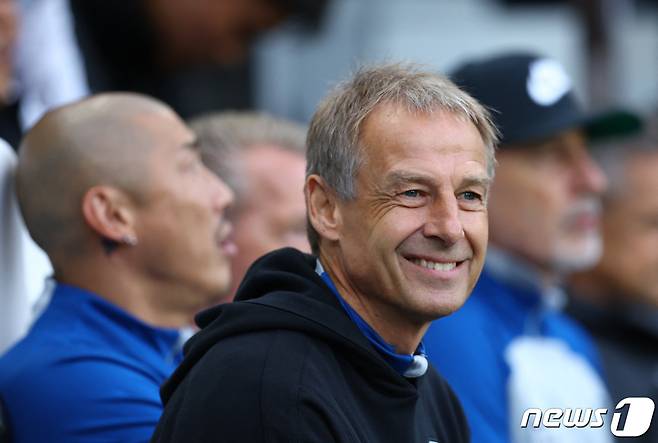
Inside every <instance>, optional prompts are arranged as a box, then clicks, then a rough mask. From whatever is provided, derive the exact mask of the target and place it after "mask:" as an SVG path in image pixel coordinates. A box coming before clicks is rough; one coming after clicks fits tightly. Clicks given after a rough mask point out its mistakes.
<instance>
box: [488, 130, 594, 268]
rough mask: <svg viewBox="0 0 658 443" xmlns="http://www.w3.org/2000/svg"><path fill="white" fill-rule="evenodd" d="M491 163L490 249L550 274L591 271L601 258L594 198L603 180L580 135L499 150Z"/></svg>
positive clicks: (559, 136)
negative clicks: (493, 167)
mask: <svg viewBox="0 0 658 443" xmlns="http://www.w3.org/2000/svg"><path fill="white" fill-rule="evenodd" d="M497 159H498V167H497V169H496V180H495V181H494V184H493V186H492V188H491V199H490V201H489V221H490V224H491V228H490V233H491V244H492V245H496V246H498V247H500V248H502V249H504V250H507V251H509V252H512V253H513V254H515V255H518V256H520V257H522V258H524V259H525V260H528V261H529V262H531V263H533V264H534V265H535V266H537V267H539V268H540V269H546V270H550V271H551V272H553V271H558V272H567V271H575V270H578V269H584V268H587V267H590V266H593V265H594V264H595V263H596V261H597V260H598V258H599V257H600V253H601V238H600V233H599V217H600V199H599V195H600V193H601V192H602V191H603V190H604V188H605V185H606V179H605V176H604V175H603V173H602V172H601V170H600V169H599V168H598V166H597V165H596V164H595V163H594V162H593V161H592V159H591V158H590V155H589V153H588V152H587V147H586V145H585V141H584V138H583V135H582V134H581V133H580V131H576V130H571V131H567V132H564V133H561V134H559V135H557V136H555V137H553V138H551V139H550V140H548V141H546V142H544V143H542V144H539V145H536V146H528V147H518V148H516V147H510V148H505V149H502V150H501V151H499V153H498V155H497Z"/></svg>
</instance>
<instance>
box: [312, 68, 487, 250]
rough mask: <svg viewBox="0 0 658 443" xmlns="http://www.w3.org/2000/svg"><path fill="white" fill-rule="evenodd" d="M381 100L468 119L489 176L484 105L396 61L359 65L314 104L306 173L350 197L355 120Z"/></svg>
mask: <svg viewBox="0 0 658 443" xmlns="http://www.w3.org/2000/svg"><path fill="white" fill-rule="evenodd" d="M383 103H393V104H400V105H405V106H407V108H408V109H409V111H411V112H418V113H432V112H434V111H436V110H446V111H449V112H452V113H455V114H457V115H460V116H463V117H465V118H466V119H468V120H469V121H471V122H472V123H473V124H474V125H475V127H476V128H477V130H478V131H479V133H480V135H481V136H482V140H483V141H484V144H485V146H486V155H487V170H488V173H489V176H490V177H492V178H493V174H494V168H495V155H494V150H495V145H496V143H497V141H498V131H497V130H496V127H495V126H494V124H493V123H492V121H491V117H490V115H489V112H488V111H487V109H486V108H484V106H482V105H481V104H480V103H479V102H478V101H477V100H475V99H474V98H472V97H471V96H470V95H468V94H467V93H466V92H464V91H462V90H461V89H459V88H458V87H457V86H456V85H455V84H454V83H452V82H451V81H450V80H449V79H448V78H447V77H445V76H443V75H440V74H437V73H434V72H430V71H426V70H422V69H421V67H419V66H417V65H413V64H399V63H396V64H385V65H378V66H370V67H364V68H361V69H360V70H358V71H357V72H356V73H355V74H354V75H353V76H352V77H351V78H350V79H349V80H347V81H346V82H344V83H341V84H339V85H338V86H337V87H336V88H335V89H334V90H333V91H332V92H331V93H329V95H328V96H327V97H326V98H325V99H324V100H323V101H322V102H321V103H320V105H319V107H318V109H317V111H316V112H315V114H314V116H313V119H312V120H311V124H310V127H309V132H308V137H307V140H306V145H307V152H306V161H307V163H306V175H307V177H308V176H309V175H311V174H317V175H319V176H320V177H322V178H323V179H324V180H325V181H326V183H327V184H328V186H329V187H330V188H332V189H333V190H334V191H335V192H336V194H337V196H338V197H339V198H341V199H343V200H350V199H353V198H354V197H355V196H356V189H355V184H354V181H355V178H356V175H357V173H358V171H359V167H360V166H361V164H362V156H361V153H360V150H361V149H360V146H359V137H360V129H361V124H362V123H363V121H364V120H365V119H366V118H367V117H368V115H370V113H371V112H372V111H373V110H374V109H375V107H376V106H377V105H379V104H383ZM308 238H309V243H310V244H311V249H312V250H313V252H314V253H315V254H317V253H318V246H319V245H318V242H319V236H318V233H317V232H316V231H315V229H314V228H313V226H312V225H311V223H310V222H309V223H308Z"/></svg>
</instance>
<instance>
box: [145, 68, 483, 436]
mask: <svg viewBox="0 0 658 443" xmlns="http://www.w3.org/2000/svg"><path fill="white" fill-rule="evenodd" d="M495 140H496V136H495V129H494V128H493V126H492V125H491V123H490V121H489V118H488V115H487V112H486V111H485V110H484V108H482V107H481V106H480V105H479V104H478V103H477V102H476V101H475V100H473V99H472V98H471V97H469V96H468V95H467V94H465V93H463V92H462V91H460V90H459V89H457V88H456V87H455V86H454V85H453V84H452V83H451V82H450V81H448V80H447V79H445V78H443V77H441V76H438V75H435V74H430V73H427V72H422V71H418V70H416V69H415V68H412V67H405V66H400V65H387V66H381V67H374V68H370V69H365V70H362V71H360V72H358V73H357V74H356V75H355V76H354V77H353V78H352V79H351V80H349V81H348V82H346V83H344V84H342V85H341V86H339V87H338V88H337V89H336V90H335V91H334V92H332V93H331V94H330V95H329V96H328V97H327V98H326V99H325V100H324V101H323V102H322V104H321V105H320V107H319V109H318V110H317V112H316V114H315V116H314V117H313V120H312V122H311V126H310V129H309V135H308V139H307V148H308V152H307V160H308V165H307V174H306V186H305V195H306V207H307V213H308V219H309V226H308V231H309V242H310V244H311V248H312V251H313V254H314V255H305V254H302V253H301V252H299V251H296V250H294V249H283V250H279V251H275V252H273V253H271V254H268V255H266V256H264V257H262V258H260V259H259V260H258V261H257V262H256V263H255V264H254V266H252V268H251V269H250V270H249V271H248V273H247V275H246V277H245V279H244V281H243V282H242V284H241V286H240V289H239V290H238V294H237V297H236V300H237V301H236V302H235V303H232V304H230V305H224V306H220V307H217V308H214V309H213V310H210V311H207V312H206V313H205V314H204V315H202V316H200V318H199V323H200V326H202V327H203V330H202V331H201V332H200V333H199V334H197V336H195V337H194V338H193V339H192V341H191V342H190V344H189V346H188V347H187V348H186V358H185V360H184V361H183V363H182V365H181V366H180V367H179V369H178V370H177V372H176V373H175V374H174V376H173V377H172V378H171V379H170V381H169V382H168V384H167V385H165V387H164V388H163V390H162V395H163V399H164V401H165V403H166V408H165V414H164V415H163V418H162V420H161V422H160V424H159V425H158V429H157V431H156V434H155V437H154V440H153V441H157V442H174V441H176V442H183V441H184V442H201V441H204V442H210V441H217V442H236V443H237V442H245V441H248V442H265V441H269V442H290V441H300V442H302V441H303V442H350V443H353V442H375V441H376V442H396V443H398V442H405V443H407V442H410V443H414V442H418V443H428V442H432V441H441V442H467V441H469V431H468V426H467V424H466V422H465V419H464V416H463V413H462V411H461V407H460V406H459V403H458V402H457V401H456V400H455V397H454V395H453V394H452V392H451V390H450V388H449V387H448V386H447V385H446V383H445V382H444V381H443V379H442V378H441V377H440V376H439V375H438V374H437V373H436V372H435V371H434V369H433V368H432V367H431V366H428V362H427V359H426V356H425V352H424V346H423V344H422V341H421V339H422V337H423V334H424V333H425V331H426V329H427V328H428V326H429V324H430V322H431V321H432V320H434V319H436V318H439V317H442V316H445V315H448V314H450V313H452V312H453V311H455V310H456V309H458V308H459V307H460V306H461V305H462V304H463V303H464V301H465V300H466V298H467V297H468V294H469V292H470V291H471V289H472V288H473V286H474V285H475V282H476V280H477V278H478V275H479V273H480V270H481V268H482V264H483V260H484V255H485V249H486V244H487V210H486V207H487V204H486V201H487V194H488V189H489V183H490V181H491V178H492V175H493V166H494V143H495ZM228 399H230V401H228Z"/></svg>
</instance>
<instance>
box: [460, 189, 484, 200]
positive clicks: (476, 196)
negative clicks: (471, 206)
mask: <svg viewBox="0 0 658 443" xmlns="http://www.w3.org/2000/svg"><path fill="white" fill-rule="evenodd" d="M462 197H463V198H464V200H470V201H477V200H482V196H481V195H480V194H478V193H477V192H472V191H466V192H464V193H463V194H462Z"/></svg>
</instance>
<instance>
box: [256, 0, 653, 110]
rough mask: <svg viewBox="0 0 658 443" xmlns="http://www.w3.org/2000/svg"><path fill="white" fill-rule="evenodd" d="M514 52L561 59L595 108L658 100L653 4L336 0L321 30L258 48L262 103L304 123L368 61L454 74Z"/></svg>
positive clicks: (642, 105) (283, 33)
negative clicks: (469, 62) (340, 81)
mask: <svg viewBox="0 0 658 443" xmlns="http://www.w3.org/2000/svg"><path fill="white" fill-rule="evenodd" d="M514 48H518V49H535V50H537V51H538V52H540V53H544V54H546V55H549V56H552V57H554V58H556V59H558V60H559V61H561V62H562V63H563V64H564V65H565V66H566V67H567V69H568V70H569V71H570V74H571V75H572V78H573V79H574V82H575V83H576V85H575V89H576V91H577V92H578V93H579V94H580V95H581V99H582V100H583V102H584V103H585V104H586V105H587V106H588V107H589V108H590V109H592V110H596V109H599V108H603V107H606V106H607V105H612V104H614V105H625V106H629V107H632V108H636V109H638V110H648V109H652V108H654V107H656V106H657V105H658V2H657V1H655V0H654V1H644V2H642V1H634V0H571V1H569V0H562V1H558V0H553V1H548V0H547V1H537V0H459V1H457V0H405V1H394V0H334V1H332V2H331V4H330V5H329V7H328V8H327V11H326V15H325V17H324V20H323V23H322V27H321V28H320V29H319V31H318V32H317V33H316V34H315V35H314V36H309V35H305V34H304V33H302V32H300V31H299V30H296V29H294V28H287V29H281V30H279V31H277V32H275V33H272V34H271V35H269V36H268V37H267V38H265V39H264V40H263V41H262V43H261V44H259V45H258V47H257V50H256V52H255V54H256V56H255V58H254V63H255V64H256V66H257V69H255V71H254V73H255V74H256V77H255V84H254V87H255V88H256V94H255V99H256V105H257V106H258V107H261V108H264V109H267V110H269V111H271V112H274V113H277V114H282V115H285V116H288V117H293V118H297V119H300V120H306V119H308V117H309V115H311V113H312V110H313V107H314V106H315V104H316V103H317V101H318V100H319V98H320V97H322V95H323V94H324V93H325V91H326V88H327V86H328V85H330V84H332V83H333V82H335V80H336V79H337V78H342V77H344V76H345V74H346V73H347V72H349V71H350V70H351V69H353V68H354V66H356V65H358V64H359V63H361V62H363V61H368V62H369V61H375V60H381V59H404V60H412V61H417V62H421V63H426V64H428V65H430V66H434V67H436V68H437V69H439V70H441V71H446V70H450V69H451V68H453V67H454V66H455V65H456V64H457V63H459V62H460V61H462V60H463V59H465V58H472V57H473V56H484V55H487V54H491V53H494V52H498V51H502V50H506V49H514Z"/></svg>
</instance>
